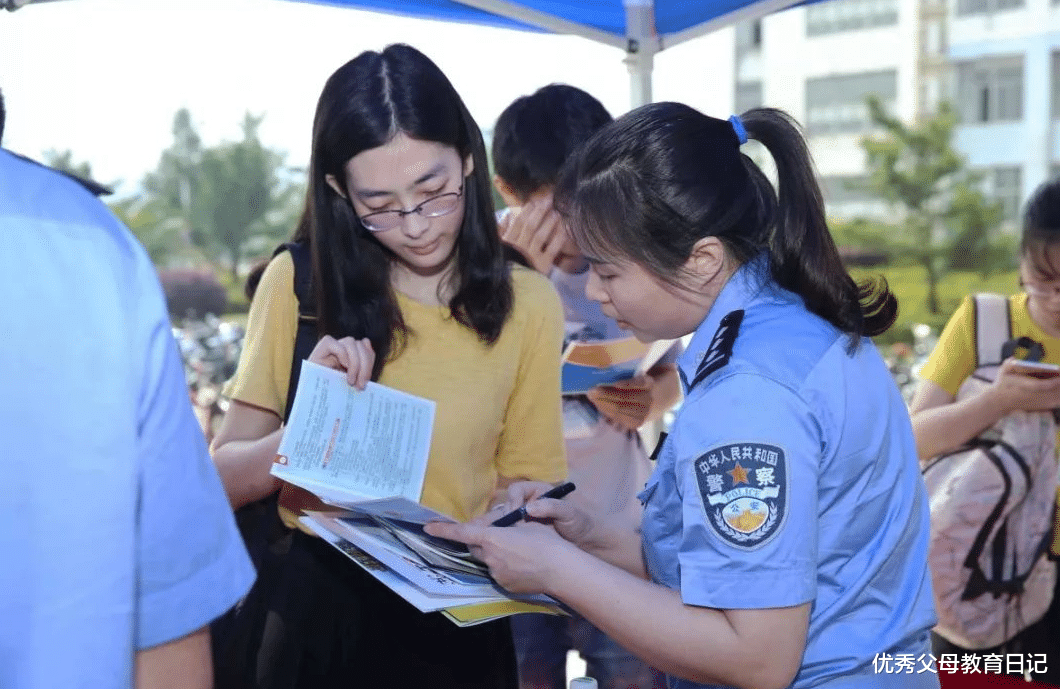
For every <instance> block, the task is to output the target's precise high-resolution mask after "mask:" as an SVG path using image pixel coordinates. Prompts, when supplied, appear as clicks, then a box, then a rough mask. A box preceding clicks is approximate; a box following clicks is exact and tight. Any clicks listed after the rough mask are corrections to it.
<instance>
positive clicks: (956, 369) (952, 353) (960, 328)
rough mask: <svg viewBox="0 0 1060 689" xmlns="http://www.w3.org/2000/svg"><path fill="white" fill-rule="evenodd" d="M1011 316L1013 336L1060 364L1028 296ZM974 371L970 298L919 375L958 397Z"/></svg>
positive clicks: (1059, 350) (1057, 534) (1056, 546)
mask: <svg viewBox="0 0 1060 689" xmlns="http://www.w3.org/2000/svg"><path fill="white" fill-rule="evenodd" d="M1009 317H1010V319H1011V323H1012V337H1014V338H1018V337H1029V338H1031V339H1032V340H1034V341H1035V342H1038V343H1040V344H1041V345H1042V347H1043V348H1044V349H1045V357H1044V358H1043V359H1042V361H1044V362H1046V363H1050V364H1060V338H1056V337H1052V336H1050V335H1047V334H1046V333H1045V331H1044V330H1042V329H1041V327H1040V326H1039V325H1038V324H1037V323H1035V322H1034V319H1033V318H1031V313H1030V309H1028V308H1027V295H1026V294H1017V295H1015V296H1013V297H1010V298H1009ZM975 368H976V361H975V300H974V299H973V297H971V296H968V297H965V298H964V301H962V302H961V305H960V306H959V307H958V308H957V311H955V312H954V314H953V316H951V317H950V320H949V322H948V323H946V327H945V328H944V329H943V330H942V334H941V335H939V341H938V344H937V345H935V350H934V351H933V352H931V356H930V357H928V360H927V362H926V363H925V364H924V366H923V368H921V369H920V373H919V376H920V378H922V379H924V380H930V381H932V382H933V383H935V384H936V385H938V386H939V387H940V388H942V389H943V390H945V391H946V392H948V393H950V394H951V395H953V396H955V397H956V395H957V390H959V389H960V387H961V383H963V382H964V380H965V378H967V377H968V376H970V375H972V372H973V371H975ZM1058 443H1060V438H1058ZM1057 503H1058V504H1060V489H1058V490H1057ZM1052 551H1053V553H1057V554H1060V510H1058V511H1057V517H1056V523H1055V524H1054V528H1053V544H1052Z"/></svg>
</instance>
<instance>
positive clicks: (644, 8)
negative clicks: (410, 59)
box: [296, 0, 803, 106]
mask: <svg viewBox="0 0 1060 689" xmlns="http://www.w3.org/2000/svg"><path fill="white" fill-rule="evenodd" d="M296 1H298V2H314V3H323V4H328V5H339V6H345V7H355V8H358V9H364V10H374V11H379V12H388V13H391V14H400V15H405V16H411V17H421V18H426V19H440V20H444V21H454V22H464V23H472V24H485V25H488V26H499V27H504V28H510V29H523V30H530V31H549V32H553V33H560V34H572V35H575V36H582V37H583V38H588V39H590V40H593V41H597V42H600V43H604V44H607V45H610V46H614V47H617V48H621V49H622V50H624V51H625V52H626V60H625V62H626V64H627V65H628V66H629V72H630V99H631V101H632V105H634V106H637V105H642V104H644V103H648V102H651V100H652V97H651V72H652V64H653V58H654V56H655V54H656V53H657V52H659V51H661V50H663V49H665V48H669V47H671V46H674V45H677V44H679V43H682V42H684V41H687V40H689V39H692V38H697V37H699V36H702V35H704V34H707V33H710V32H711V31H714V30H717V29H720V28H722V27H724V26H729V25H731V24H734V23H736V22H738V21H743V20H747V19H754V18H756V17H761V16H763V15H766V14H769V13H771V12H776V11H778V10H782V9H785V8H788V7H792V6H794V5H798V4H801V3H802V2H803V0H518V1H516V0H462V1H461V2H455V1H454V0H296Z"/></svg>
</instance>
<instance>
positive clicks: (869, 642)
mask: <svg viewBox="0 0 1060 689" xmlns="http://www.w3.org/2000/svg"><path fill="white" fill-rule="evenodd" d="M748 135H750V136H752V137H753V138H755V139H757V140H758V141H760V142H761V143H762V144H763V145H764V146H765V147H766V148H767V149H768V150H769V152H770V153H771V154H772V156H773V159H774V160H775V162H776V165H777V176H778V181H779V184H778V188H779V198H778V194H777V193H776V192H774V190H773V187H772V185H771V184H770V183H769V181H768V180H767V179H766V177H765V176H764V175H763V174H762V172H761V171H760V170H759V169H758V167H757V166H756V165H755V164H754V163H753V162H752V161H751V160H750V159H749V158H748V157H746V156H745V155H742V154H741V153H740V150H739V146H740V144H741V143H743V142H744V141H745V140H746V138H747V136H748ZM557 198H558V199H559V200H560V204H561V207H563V208H565V213H566V215H567V218H568V221H569V223H570V226H571V231H572V234H573V236H574V237H575V239H576V241H577V243H578V246H579V248H581V249H582V250H583V251H584V253H585V254H586V255H587V256H589V257H591V260H592V262H593V276H592V277H591V278H590V281H589V284H588V287H587V288H586V293H587V294H588V296H590V297H591V298H593V299H595V300H598V301H600V302H601V303H602V305H603V309H604V312H605V313H607V314H608V315H609V316H613V317H615V318H616V319H617V320H618V321H619V322H620V323H622V324H624V325H625V326H626V327H628V328H629V329H630V330H632V331H633V332H634V333H636V334H637V335H638V336H639V337H641V338H642V339H645V340H648V339H656V338H673V337H681V336H684V335H686V334H689V333H694V334H693V336H692V340H691V342H690V345H689V347H688V349H687V350H686V352H685V353H684V354H683V355H682V357H681V358H680V359H679V361H678V366H679V369H680V373H681V377H682V380H683V383H684V387H685V393H686V399H685V402H684V404H683V406H682V408H681V410H680V413H679V415H678V417H677V419H676V421H675V422H674V425H673V429H672V433H671V434H670V436H669V438H667V439H666V440H665V441H664V445H663V446H662V449H661V453H659V460H658V466H657V468H656V470H655V473H654V474H653V476H652V477H651V479H650V480H649V482H648V485H647V487H646V488H645V490H644V491H643V492H642V493H641V498H642V501H643V502H644V515H643V521H642V528H641V531H642V534H636V533H632V532H629V531H628V530H627V531H625V532H623V531H622V530H621V529H619V528H618V527H617V526H615V525H611V524H609V523H608V522H607V521H606V520H605V519H604V518H602V517H599V516H596V515H591V514H588V513H587V512H586V511H584V510H581V509H578V508H577V505H576V499H575V497H576V496H577V492H575V493H574V494H573V495H572V496H571V498H568V499H567V500H564V501H556V500H547V499H542V500H540V501H534V502H531V503H529V505H528V512H529V514H530V515H531V516H532V517H535V518H537V519H539V520H541V519H543V520H548V521H551V522H552V526H553V527H554V529H555V530H553V529H551V528H548V526H545V525H543V524H541V523H523V524H520V525H518V526H517V527H516V528H511V529H498V528H489V527H484V526H480V525H477V524H466V525H443V524H436V525H432V526H431V527H430V528H431V530H432V532H433V533H436V534H438V535H442V536H447V537H450V538H457V539H460V540H464V541H466V542H468V543H470V544H472V545H473V546H474V547H475V551H476V552H477V553H478V554H479V555H480V556H481V557H482V558H483V559H484V560H485V562H486V563H487V564H489V566H490V568H491V570H492V572H493V574H494V576H495V577H496V578H497V580H498V581H500V582H501V583H502V584H503V585H504V586H505V587H507V588H509V589H511V590H513V591H543V592H546V593H549V594H551V595H553V596H555V597H557V598H559V599H561V600H563V601H565V602H566V603H568V604H569V605H570V606H571V607H572V608H574V609H575V610H577V611H578V612H579V613H580V614H582V615H584V616H585V617H586V618H588V619H589V620H590V621H591V622H592V623H593V624H595V625H597V626H599V627H600V628H601V629H603V630H604V631H605V632H606V633H607V634H609V635H612V636H613V637H614V638H615V639H616V640H617V641H619V643H621V644H623V645H624V646H626V647H627V648H629V649H630V650H631V651H633V652H634V653H636V654H637V655H639V656H640V657H642V658H644V659H645V660H646V661H648V662H649V663H651V664H652V665H654V666H655V667H658V668H660V669H662V670H664V671H666V672H667V673H668V674H669V675H670V686H671V687H698V686H704V685H716V684H719V685H726V686H730V685H731V686H740V687H758V688H762V687H788V686H795V687H809V686H814V687H820V686H827V687H869V686H871V687H891V686H893V687H903V688H907V687H937V686H938V679H937V677H936V676H935V675H934V674H933V673H934V671H935V668H934V666H933V665H932V663H931V657H930V655H929V641H928V630H929V629H930V628H931V627H932V625H933V624H934V622H935V616H934V611H933V608H932V599H931V590H930V579H929V577H928V572H927V565H926V552H927V526H928V509H927V501H926V497H925V493H924V489H923V487H922V482H921V479H920V475H919V472H918V468H917V459H916V448H915V445H914V441H913V436H912V432H911V429H910V424H909V418H908V415H907V413H906V409H905V406H904V404H903V402H902V399H901V398H900V396H899V394H898V391H897V389H896V388H895V385H894V383H893V382H892V380H891V378H890V376H889V374H888V371H887V368H886V367H885V366H884V364H883V361H882V360H881V358H880V356H879V354H878V352H877V351H876V349H875V347H874V346H873V344H872V343H871V342H870V341H869V340H868V339H867V338H865V337H863V336H866V335H868V336H872V335H876V334H878V333H880V332H883V331H884V330H885V329H886V328H887V327H889V326H890V324H891V323H892V322H893V320H894V316H895V314H896V312H897V302H896V300H895V298H894V296H893V295H892V294H891V293H890V292H889V291H888V290H887V287H886V284H882V285H879V286H877V285H874V284H872V283H866V284H863V285H860V286H859V285H857V284H855V283H854V281H853V280H852V279H851V278H850V277H849V275H848V274H847V273H846V271H845V270H844V268H843V266H842V264H841V262H840V260H839V257H838V252H837V251H836V247H835V245H834V243H833V241H832V239H831V236H830V234H829V232H828V229H827V227H826V224H825V219H824V210H823V206H822V201H821V194H820V190H819V189H818V186H817V184H816V181H815V179H814V175H813V171H812V167H811V164H810V160H809V155H808V152H807V150H806V146H805V142H804V141H803V140H802V138H801V136H800V134H799V132H798V130H797V128H796V127H795V125H794V123H793V122H791V121H790V119H789V118H788V117H787V116H786V115H784V114H783V113H781V112H779V111H776V110H767V109H759V110H752V111H750V112H748V113H746V114H745V115H744V116H743V118H742V120H741V118H731V119H730V121H728V122H726V121H724V120H717V119H714V118H710V117H707V116H705V115H702V114H700V113H698V112H696V111H694V110H692V109H691V108H688V107H686V106H683V105H679V104H675V103H659V104H654V105H649V106H645V107H643V108H640V109H637V110H635V111H633V112H631V113H629V114H628V115H626V116H624V117H622V118H620V119H619V120H617V121H616V122H615V123H613V124H612V125H610V126H608V127H605V128H604V129H603V130H601V131H600V132H599V133H598V134H597V135H595V136H594V137H593V138H592V139H591V140H590V141H589V142H588V143H587V145H586V147H585V148H583V149H582V150H581V152H580V154H579V155H578V156H577V157H576V158H575V159H574V160H573V161H572V163H570V164H569V165H568V167H567V169H566V170H565V174H564V177H563V179H562V180H561V183H560V185H559V187H558V189H557ZM543 488H544V486H541V485H539V484H519V485H517V486H515V487H513V488H512V490H511V492H510V500H511V502H512V503H513V504H514V503H516V502H522V501H523V500H526V499H528V498H533V497H536V496H537V495H539V494H540V492H541V491H542V489H543ZM557 531H558V533H559V535H561V536H562V537H563V539H566V540H563V539H561V538H560V537H559V536H558V535H557ZM542 553H545V554H547V555H545V556H542V555H541V554H542ZM593 556H595V557H593ZM615 565H617V566H615ZM623 570H625V571H623ZM631 573H632V575H635V576H631ZM637 577H640V579H638V578H637ZM644 578H647V579H648V581H644V580H642V579H644Z"/></svg>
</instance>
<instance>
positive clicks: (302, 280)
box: [273, 242, 319, 421]
mask: <svg viewBox="0 0 1060 689" xmlns="http://www.w3.org/2000/svg"><path fill="white" fill-rule="evenodd" d="M284 251H286V252H288V253H289V254H291V260H292V261H293V262H294V295H295V297H297V298H298V328H297V330H296V331H295V338H294V355H293V356H292V357H291V376H290V382H289V383H288V386H287V404H286V406H285V407H284V411H283V420H284V421H287V419H288V417H290V416H291V407H292V405H294V393H295V390H296V389H297V388H298V379H299V377H300V376H301V374H302V362H303V361H305V360H306V359H307V358H309V355H310V354H311V353H312V352H313V347H315V346H316V344H317V340H318V339H319V337H318V334H317V319H316V304H315V302H314V298H313V280H312V274H313V268H312V263H311V261H310V254H309V247H308V246H306V245H305V243H304V242H287V243H286V244H281V245H280V246H278V247H277V248H276V251H275V252H274V253H273V256H278V255H279V254H281V253H283V252H284Z"/></svg>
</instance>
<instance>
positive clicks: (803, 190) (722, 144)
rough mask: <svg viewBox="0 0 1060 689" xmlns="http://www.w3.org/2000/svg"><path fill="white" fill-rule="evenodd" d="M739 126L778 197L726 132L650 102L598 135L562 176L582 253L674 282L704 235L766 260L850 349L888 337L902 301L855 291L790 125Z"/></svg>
mask: <svg viewBox="0 0 1060 689" xmlns="http://www.w3.org/2000/svg"><path fill="white" fill-rule="evenodd" d="M741 121H742V124H743V127H745V128H746V133H747V136H748V138H752V139H756V140H757V141H759V142H760V143H761V144H762V145H763V146H765V148H766V149H767V150H768V151H769V152H770V154H772V156H773V160H774V161H775V162H776V167H777V178H778V189H779V193H778V191H775V190H774V188H773V185H772V184H771V183H770V181H769V179H768V178H767V177H766V176H765V174H764V173H763V172H762V171H761V170H760V169H759V167H758V166H757V165H756V164H755V163H754V161H752V160H751V159H750V158H749V157H748V156H747V155H745V154H743V153H741V152H740V143H741V142H740V140H739V138H738V135H737V133H736V130H735V129H734V126H733V124H732V123H731V122H729V121H726V120H719V119H715V118H713V117H708V116H707V115H704V114H702V113H700V112H697V111H696V110H694V109H692V108H690V107H688V106H686V105H682V104H679V103H653V104H651V105H646V106H643V107H640V108H637V109H636V110H633V111H631V112H629V113H627V114H626V115H624V116H622V117H620V118H618V119H617V120H615V121H614V122H613V123H612V124H610V125H608V126H606V127H604V128H603V129H601V130H600V131H598V132H597V133H596V134H595V135H594V136H593V137H592V138H591V139H590V140H589V141H588V142H587V143H586V145H585V147H583V148H582V149H580V151H579V152H578V153H577V154H576V155H575V156H574V157H573V158H572V159H571V160H570V162H569V163H568V164H567V166H566V167H565V168H564V171H563V174H562V175H561V177H560V182H559V185H558V186H557V189H556V193H555V198H556V203H557V205H558V206H559V207H560V209H561V211H562V212H563V213H564V214H565V215H566V216H567V219H568V223H569V226H570V229H571V232H572V235H573V236H574V238H575V240H576V242H577V243H578V245H579V246H580V247H582V248H583V249H584V250H585V251H586V252H587V253H590V254H592V255H594V256H596V257H598V258H619V259H629V260H632V261H634V262H635V263H638V264H640V265H641V266H643V267H644V268H645V269H646V270H647V271H648V272H650V273H651V274H653V275H655V276H656V277H658V278H659V279H661V280H664V281H667V282H670V283H672V284H676V282H677V281H678V277H679V275H680V273H681V270H682V267H683V266H684V265H685V263H686V261H687V259H688V258H689V256H690V255H691V253H692V250H693V247H694V245H695V243H696V242H697V241H699V240H700V239H702V238H704V237H709V236H714V237H717V238H718V239H719V240H720V241H721V242H722V243H723V244H724V245H725V247H726V249H727V250H728V252H729V253H730V255H731V256H732V257H733V258H734V259H735V260H736V261H738V262H739V263H744V262H746V261H747V260H749V259H750V258H752V257H753V256H755V255H756V254H758V253H759V252H761V251H763V250H768V252H769V256H770V269H771V272H772V275H773V278H774V279H775V281H776V282H777V283H778V284H779V285H780V286H782V287H784V288H786V289H789V290H791V291H792V292H795V293H797V294H798V295H800V296H801V297H802V298H803V300H804V301H805V303H806V307H807V308H808V309H809V310H810V311H812V312H813V313H815V314H817V315H818V316H820V317H821V318H824V319H825V320H827V321H828V322H829V323H831V324H833V325H834V326H835V327H836V328H838V329H839V330H840V331H842V332H845V333H847V334H848V335H850V339H851V341H850V346H851V347H852V348H853V347H855V346H856V345H857V343H858V341H859V339H860V337H861V336H862V335H869V336H872V335H878V334H880V333H882V332H884V331H885V330H886V329H887V328H889V327H890V326H891V324H892V323H893V322H894V319H895V317H896V316H897V314H898V300H897V299H896V298H895V296H894V295H893V294H892V293H891V292H890V290H889V289H888V287H887V283H886V281H884V280H883V279H882V278H879V279H877V280H867V281H865V282H863V283H861V284H860V285H859V284H858V283H855V282H854V280H853V278H851V277H850V275H849V274H848V273H847V271H846V268H845V267H844V266H843V263H842V261H841V260H840V258H839V251H838V249H837V248H836V245H835V242H834V241H833V239H832V235H831V233H830V232H829V231H828V226H827V223H826V220H825V213H824V202H823V200H822V197H821V191H820V187H819V186H818V184H817V180H816V177H815V176H814V172H813V165H812V162H811V159H810V154H809V151H808V150H807V148H806V142H805V141H804V140H803V138H802V134H801V133H800V132H799V128H798V126H797V125H796V124H795V122H794V120H792V119H791V117H790V116H788V115H787V114H785V113H783V112H782V111H780V110H775V109H772V108H756V109H754V110H749V111H748V112H746V113H744V114H743V116H742V117H741Z"/></svg>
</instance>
